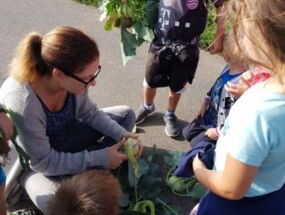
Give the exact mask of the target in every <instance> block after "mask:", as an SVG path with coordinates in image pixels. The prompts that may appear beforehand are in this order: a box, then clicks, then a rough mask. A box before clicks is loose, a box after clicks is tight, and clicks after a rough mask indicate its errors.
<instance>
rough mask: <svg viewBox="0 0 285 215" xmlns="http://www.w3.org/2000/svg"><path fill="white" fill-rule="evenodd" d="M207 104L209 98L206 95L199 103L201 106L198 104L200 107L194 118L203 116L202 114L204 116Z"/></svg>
mask: <svg viewBox="0 0 285 215" xmlns="http://www.w3.org/2000/svg"><path fill="white" fill-rule="evenodd" d="M208 105H209V98H208V97H205V98H204V99H203V102H202V104H201V106H200V108H199V110H198V112H197V114H196V118H199V117H203V116H204V114H205V112H206V110H207V108H208Z"/></svg>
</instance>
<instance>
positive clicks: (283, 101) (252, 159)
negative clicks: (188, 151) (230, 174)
mask: <svg viewBox="0 0 285 215" xmlns="http://www.w3.org/2000/svg"><path fill="white" fill-rule="evenodd" d="M227 153H229V154H230V155H231V156H232V157H233V158H235V159H236V160H238V161H240V162H242V163H244V164H247V165H250V166H254V167H257V168H258V172H257V175H256V178H255V179H254V181H253V182H252V184H251V186H250V189H249V190H248V192H247V193H246V196H247V197H252V196H259V195H263V194H267V193H270V192H273V191H276V190H278V189H280V188H281V187H282V185H283V184H284V183H285V171H284V170H285V95H284V94H280V93H274V92H270V91H268V90H267V89H265V88H264V83H261V84H257V85H256V86H253V87H252V88H251V89H249V90H248V91H247V92H246V93H245V94H244V95H243V96H242V97H241V98H240V99H239V100H238V101H237V102H236V103H235V105H234V106H233V107H232V109H231V110H230V113H229V116H228V118H227V120H226V123H225V126H224V128H223V130H222V131H221V136H220V138H219V140H218V142H217V148H216V156H215V166H214V169H216V170H219V171H220V170H223V168H224V165H225V159H226V155H227Z"/></svg>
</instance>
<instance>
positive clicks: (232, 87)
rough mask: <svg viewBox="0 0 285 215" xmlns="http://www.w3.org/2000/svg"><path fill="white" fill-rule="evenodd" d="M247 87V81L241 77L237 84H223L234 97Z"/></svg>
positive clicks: (238, 95) (237, 96)
mask: <svg viewBox="0 0 285 215" xmlns="http://www.w3.org/2000/svg"><path fill="white" fill-rule="evenodd" d="M249 87H250V85H249V83H248V81H247V80H245V79H244V78H243V77H241V78H240V81H239V83H238V84H232V83H227V84H226V85H225V89H226V90H227V91H228V92H229V93H230V94H232V95H233V96H234V97H236V98H239V97H240V96H241V95H242V94H243V93H244V92H245V91H247V90H248V88H249Z"/></svg>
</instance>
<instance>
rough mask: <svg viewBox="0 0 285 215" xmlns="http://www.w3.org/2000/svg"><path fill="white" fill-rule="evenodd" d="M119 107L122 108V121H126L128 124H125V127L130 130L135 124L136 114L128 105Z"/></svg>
mask: <svg viewBox="0 0 285 215" xmlns="http://www.w3.org/2000/svg"><path fill="white" fill-rule="evenodd" d="M120 108H122V109H123V118H124V121H125V122H126V121H127V122H128V125H126V126H127V128H126V129H127V130H129V131H131V130H132V129H133V127H134V126H135V121H136V114H135V112H134V111H133V110H132V109H131V108H130V107H129V106H121V107H120Z"/></svg>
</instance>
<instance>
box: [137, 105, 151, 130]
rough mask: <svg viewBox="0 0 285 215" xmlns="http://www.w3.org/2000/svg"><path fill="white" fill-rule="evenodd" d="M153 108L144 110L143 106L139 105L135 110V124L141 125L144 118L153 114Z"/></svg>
mask: <svg viewBox="0 0 285 215" xmlns="http://www.w3.org/2000/svg"><path fill="white" fill-rule="evenodd" d="M154 110H155V107H154V105H153V108H152V109H151V110H148V109H146V108H145V106H144V105H141V106H140V107H139V108H138V109H137V110H136V112H135V113H136V124H137V125H139V124H141V123H143V121H144V120H145V118H146V117H147V116H149V115H151V114H153V113H154Z"/></svg>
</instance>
